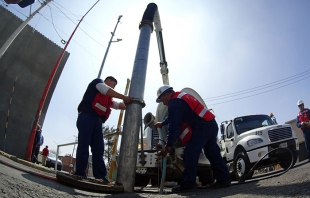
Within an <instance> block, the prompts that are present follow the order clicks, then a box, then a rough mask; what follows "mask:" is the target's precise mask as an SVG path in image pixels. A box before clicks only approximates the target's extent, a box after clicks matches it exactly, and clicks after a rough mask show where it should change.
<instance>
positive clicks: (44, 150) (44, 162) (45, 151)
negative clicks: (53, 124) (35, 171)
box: [42, 145, 50, 166]
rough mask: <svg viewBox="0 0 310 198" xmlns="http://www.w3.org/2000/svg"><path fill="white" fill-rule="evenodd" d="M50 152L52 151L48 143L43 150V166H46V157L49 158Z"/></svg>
mask: <svg viewBox="0 0 310 198" xmlns="http://www.w3.org/2000/svg"><path fill="white" fill-rule="evenodd" d="M49 153H50V151H49V150H48V146H47V145H46V146H45V148H44V149H43V151H42V165H43V166H45V164H46V158H47V156H48V154H49Z"/></svg>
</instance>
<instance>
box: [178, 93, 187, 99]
mask: <svg viewBox="0 0 310 198" xmlns="http://www.w3.org/2000/svg"><path fill="white" fill-rule="evenodd" d="M185 94H186V93H185V92H181V93H180V94H179V95H178V96H177V98H182V97H183V96H184V95H185Z"/></svg>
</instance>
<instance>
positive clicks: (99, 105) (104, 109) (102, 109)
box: [95, 102, 107, 112]
mask: <svg viewBox="0 0 310 198" xmlns="http://www.w3.org/2000/svg"><path fill="white" fill-rule="evenodd" d="M95 107H97V108H98V109H100V110H101V111H103V112H106V111H107V108H106V107H104V106H102V105H101V104H99V103H98V102H97V103H96V104H95Z"/></svg>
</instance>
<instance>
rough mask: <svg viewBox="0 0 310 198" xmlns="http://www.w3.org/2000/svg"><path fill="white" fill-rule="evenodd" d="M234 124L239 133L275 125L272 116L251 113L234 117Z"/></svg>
mask: <svg viewBox="0 0 310 198" xmlns="http://www.w3.org/2000/svg"><path fill="white" fill-rule="evenodd" d="M234 125H235V128H236V130H237V134H239V135H240V134H241V133H244V132H246V131H249V130H252V129H256V128H260V127H265V126H271V125H273V122H272V120H271V118H270V117H269V116H268V115H251V116H244V117H238V118H235V119H234Z"/></svg>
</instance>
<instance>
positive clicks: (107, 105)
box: [91, 92, 113, 120]
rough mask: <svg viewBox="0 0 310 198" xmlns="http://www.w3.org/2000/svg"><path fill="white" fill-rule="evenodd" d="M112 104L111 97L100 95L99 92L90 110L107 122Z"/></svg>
mask: <svg viewBox="0 0 310 198" xmlns="http://www.w3.org/2000/svg"><path fill="white" fill-rule="evenodd" d="M112 104H113V101H112V97H109V96H106V95H102V94H101V93H100V92H99V93H97V94H96V96H95V98H94V100H93V102H92V104H91V105H92V108H93V109H94V111H95V112H96V113H97V114H98V115H99V116H100V117H104V118H105V120H107V119H108V118H109V116H110V113H111V106H112Z"/></svg>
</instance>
